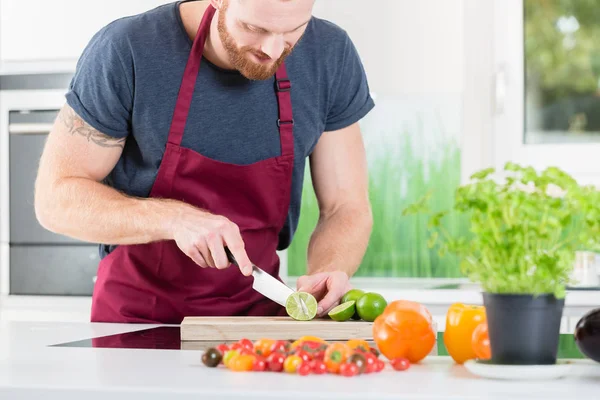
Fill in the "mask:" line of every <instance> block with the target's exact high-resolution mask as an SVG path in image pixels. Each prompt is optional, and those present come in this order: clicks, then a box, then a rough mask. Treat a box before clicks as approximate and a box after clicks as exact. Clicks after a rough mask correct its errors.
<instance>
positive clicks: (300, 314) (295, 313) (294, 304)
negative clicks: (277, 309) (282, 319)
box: [285, 292, 317, 321]
mask: <svg viewBox="0 0 600 400" xmlns="http://www.w3.org/2000/svg"><path fill="white" fill-rule="evenodd" d="M301 299H302V300H303V301H304V305H305V306H306V307H303V306H302V302H301V301H300V300H301ZM285 310H286V311H287V313H288V315H289V316H290V317H292V318H294V319H295V320H298V321H309V320H311V319H313V318H314V317H315V315H317V299H315V298H314V296H313V295H312V294H310V293H306V292H294V293H292V294H291V295H290V296H289V297H288V298H287V300H286V302H285Z"/></svg>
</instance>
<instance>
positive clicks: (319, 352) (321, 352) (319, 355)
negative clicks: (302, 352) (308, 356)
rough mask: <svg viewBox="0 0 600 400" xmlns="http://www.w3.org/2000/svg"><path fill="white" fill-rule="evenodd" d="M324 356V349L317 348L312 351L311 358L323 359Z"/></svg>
mask: <svg viewBox="0 0 600 400" xmlns="http://www.w3.org/2000/svg"><path fill="white" fill-rule="evenodd" d="M324 358H325V351H324V350H317V351H315V352H314V353H313V360H321V361H322V360H323V359H324Z"/></svg>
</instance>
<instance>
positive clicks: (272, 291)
mask: <svg viewBox="0 0 600 400" xmlns="http://www.w3.org/2000/svg"><path fill="white" fill-rule="evenodd" d="M225 254H227V258H228V259H229V262H231V263H232V264H234V265H236V266H237V267H238V268H239V264H238V263H237V261H236V259H235V257H234V256H233V254H232V253H231V250H229V249H228V248H227V247H225ZM252 276H253V277H254V282H253V283H252V288H253V289H254V290H256V291H257V292H259V293H260V294H262V295H263V296H265V297H267V298H269V299H271V300H273V301H274V302H275V303H277V304H279V305H281V306H283V307H285V302H286V300H287V299H288V297H289V296H290V295H291V294H292V293H294V292H295V290H294V289H292V288H291V287H289V286H287V285H286V284H284V283H283V282H281V281H279V280H278V279H276V278H274V277H273V276H272V275H270V274H269V273H268V272H266V271H264V270H262V269H260V268H259V267H257V266H256V265H254V264H252ZM302 303H304V302H303V301H302ZM302 307H303V311H304V312H306V313H308V311H307V310H306V305H305V304H302Z"/></svg>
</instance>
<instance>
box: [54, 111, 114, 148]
mask: <svg viewBox="0 0 600 400" xmlns="http://www.w3.org/2000/svg"><path fill="white" fill-rule="evenodd" d="M58 118H59V120H60V121H61V122H62V123H63V124H64V125H65V126H66V127H67V130H68V132H69V133H70V134H71V135H81V136H83V137H85V138H87V140H88V142H93V143H95V144H97V145H98V146H102V147H120V148H123V147H124V146H125V140H126V138H114V137H112V136H108V135H105V134H104V133H101V132H99V131H98V130H96V129H94V128H92V127H91V126H90V125H89V124H88V123H86V122H85V121H84V120H83V119H81V117H80V116H79V115H77V113H76V112H75V111H74V110H73V109H72V108H71V107H68V106H67V107H64V108H63V109H62V110H61V112H60V113H59V114H58Z"/></svg>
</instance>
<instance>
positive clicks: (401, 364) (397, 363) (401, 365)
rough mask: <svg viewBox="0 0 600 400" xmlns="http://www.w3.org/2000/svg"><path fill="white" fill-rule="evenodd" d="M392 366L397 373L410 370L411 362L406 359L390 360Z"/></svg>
mask: <svg viewBox="0 0 600 400" xmlns="http://www.w3.org/2000/svg"><path fill="white" fill-rule="evenodd" d="M390 364H391V365H392V367H393V368H394V369H395V370H396V371H405V370H407V369H409V368H410V361H408V359H406V358H404V357H399V358H394V359H392V360H390Z"/></svg>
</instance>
